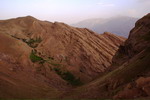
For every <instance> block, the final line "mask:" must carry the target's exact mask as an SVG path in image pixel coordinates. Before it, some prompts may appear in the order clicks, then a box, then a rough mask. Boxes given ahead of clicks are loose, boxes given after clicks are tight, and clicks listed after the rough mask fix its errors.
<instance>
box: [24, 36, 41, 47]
mask: <svg viewBox="0 0 150 100" xmlns="http://www.w3.org/2000/svg"><path fill="white" fill-rule="evenodd" d="M22 41H23V42H25V43H27V44H28V45H29V46H30V47H32V48H36V47H37V46H38V44H39V43H40V42H42V39H41V37H38V38H35V39H33V38H31V39H29V40H26V39H22Z"/></svg>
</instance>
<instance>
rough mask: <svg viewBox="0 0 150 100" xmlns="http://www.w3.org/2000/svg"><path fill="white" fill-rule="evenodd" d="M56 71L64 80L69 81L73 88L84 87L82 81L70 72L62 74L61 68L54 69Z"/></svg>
mask: <svg viewBox="0 0 150 100" xmlns="http://www.w3.org/2000/svg"><path fill="white" fill-rule="evenodd" d="M54 70H55V72H56V73H57V74H58V75H59V76H60V77H61V78H62V79H64V80H66V81H68V82H69V83H70V84H71V85H73V86H79V85H82V82H81V81H80V79H79V78H78V79H76V77H75V76H74V75H73V74H72V73H70V72H69V71H67V72H62V71H61V70H60V69H59V68H54Z"/></svg>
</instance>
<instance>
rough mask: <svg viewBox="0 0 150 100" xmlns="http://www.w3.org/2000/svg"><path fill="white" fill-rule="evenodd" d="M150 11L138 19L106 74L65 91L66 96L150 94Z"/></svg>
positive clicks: (136, 96) (115, 96)
mask: <svg viewBox="0 0 150 100" xmlns="http://www.w3.org/2000/svg"><path fill="white" fill-rule="evenodd" d="M149 36H150V14H148V15H146V16H144V17H143V18H142V19H140V20H139V21H137V23H136V25H135V27H134V28H133V29H132V31H131V32H130V35H129V38H128V39H127V40H126V41H125V43H124V45H121V46H120V48H119V50H118V52H117V53H116V54H115V56H114V57H113V64H112V65H111V67H112V69H111V70H109V71H108V72H106V73H104V74H103V76H101V77H99V78H98V79H96V80H94V81H92V82H91V83H88V84H86V85H84V86H81V87H79V88H76V89H74V90H72V91H71V92H70V93H68V94H65V95H66V96H65V97H66V98H115V99H133V98H136V99H137V98H144V100H145V99H147V100H149V98H150V88H149V87H150V79H149V78H150V61H149V59H150V38H149Z"/></svg>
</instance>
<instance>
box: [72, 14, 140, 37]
mask: <svg viewBox="0 0 150 100" xmlns="http://www.w3.org/2000/svg"><path fill="white" fill-rule="evenodd" d="M137 20H138V18H132V17H125V16H119V17H113V18H108V19H101V18H99V19H89V20H84V21H81V22H79V23H76V24H73V25H72V26H75V27H81V28H85V27H86V28H89V29H91V30H93V31H94V32H97V33H103V32H106V31H107V32H111V33H114V34H116V35H119V36H123V37H128V35H129V32H130V30H131V29H132V28H133V27H134V25H135V22H136V21H137Z"/></svg>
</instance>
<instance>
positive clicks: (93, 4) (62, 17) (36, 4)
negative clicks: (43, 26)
mask: <svg viewBox="0 0 150 100" xmlns="http://www.w3.org/2000/svg"><path fill="white" fill-rule="evenodd" d="M149 12H150V0H0V19H8V18H14V17H20V16H27V15H31V16H33V17H36V18H38V19H41V20H48V21H52V22H53V21H61V22H65V23H68V24H71V23H76V22H79V21H81V20H85V19H90V18H109V17H113V16H120V15H121V16H131V17H142V16H144V15H145V14H147V13H149Z"/></svg>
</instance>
